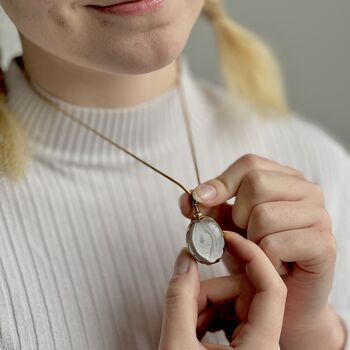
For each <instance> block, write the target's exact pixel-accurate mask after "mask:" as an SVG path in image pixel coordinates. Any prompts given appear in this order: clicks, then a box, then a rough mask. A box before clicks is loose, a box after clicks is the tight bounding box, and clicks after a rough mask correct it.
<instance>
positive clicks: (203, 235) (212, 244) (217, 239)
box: [15, 56, 225, 265]
mask: <svg viewBox="0 0 350 350" xmlns="http://www.w3.org/2000/svg"><path fill="white" fill-rule="evenodd" d="M15 60H16V62H17V64H18V65H19V67H20V68H21V69H22V71H23V73H24V75H25V77H26V79H27V81H28V83H29V84H30V86H31V88H32V89H33V91H34V92H35V93H36V94H37V95H38V96H39V97H41V98H42V99H43V100H45V101H46V102H47V103H48V104H50V105H51V106H53V107H54V108H55V109H57V110H59V111H60V112H62V113H63V115H64V116H66V117H69V118H70V119H72V120H73V121H75V122H76V123H78V124H79V125H81V126H83V127H84V128H86V129H88V130H90V131H91V132H93V133H94V134H95V135H97V136H99V137H101V138H102V139H103V140H105V141H107V142H109V143H110V144H112V145H113V146H115V147H117V148H118V149H120V150H121V151H123V152H125V153H127V154H128V155H130V156H131V157H133V158H135V159H136V160H138V161H139V162H141V163H143V164H144V165H146V166H147V167H149V168H151V169H152V170H154V171H155V172H157V173H158V174H160V175H162V176H164V177H166V178H167V179H168V180H170V181H172V182H173V183H175V184H176V185H178V186H179V187H180V188H181V189H182V190H184V191H185V192H186V193H188V194H189V195H190V196H191V201H192V206H193V208H194V209H195V213H194V215H193V217H192V219H191V222H190V224H189V226H188V229H187V234H186V242H187V247H188V250H189V252H190V253H191V255H192V256H193V257H194V258H195V259H196V260H197V261H198V262H200V263H203V264H207V265H211V264H214V263H216V262H218V261H220V259H221V257H222V255H223V253H224V249H225V241H224V234H223V232H222V230H221V228H220V226H219V225H218V223H217V222H216V221H215V220H214V219H212V218H211V217H209V216H204V215H203V214H202V213H201V211H200V210H199V207H198V202H197V201H196V200H195V199H194V198H193V196H192V191H193V190H188V189H187V188H186V187H185V186H183V185H182V184H181V183H180V182H178V181H176V180H175V179H173V178H172V177H170V176H169V175H167V174H165V173H163V172H162V171H160V170H159V169H157V168H155V167H154V166H152V165H151V164H149V163H148V162H146V161H144V160H143V159H141V158H139V157H138V156H136V155H135V154H133V153H131V152H130V151H128V150H127V149H125V148H124V147H122V146H120V145H119V144H117V143H116V142H114V141H113V140H111V139H109V138H108V137H106V136H105V135H103V134H101V133H100V132H98V131H97V130H95V129H93V128H91V127H90V126H89V125H87V124H85V123H83V122H82V121H80V120H79V119H78V118H77V117H76V116H74V115H73V114H72V113H69V112H68V111H66V110H65V109H63V108H62V107H60V106H59V105H58V104H57V103H55V102H54V101H52V100H51V99H49V98H48V97H46V96H45V95H43V94H42V93H41V91H39V90H38V89H37V88H36V86H35V84H33V83H32V81H31V78H30V75H29V73H28V72H27V70H26V69H25V66H24V62H23V58H22V56H18V57H16V58H15ZM176 64H177V66H176V67H177V80H176V87H177V89H178V92H179V96H180V101H181V107H182V111H183V115H184V119H185V125H186V130H187V136H188V138H189V142H190V148H191V153H192V159H193V163H194V166H195V171H196V176H197V181H198V184H200V179H199V172H198V166H197V162H196V154H195V150H194V142H193V137H192V131H191V124H190V121H189V115H188V110H187V104H186V99H185V94H184V91H183V86H182V85H183V84H182V79H181V77H182V72H181V65H180V63H179V60H177V61H176Z"/></svg>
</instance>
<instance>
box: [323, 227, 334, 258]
mask: <svg viewBox="0 0 350 350" xmlns="http://www.w3.org/2000/svg"><path fill="white" fill-rule="evenodd" d="M324 254H325V255H326V257H328V258H330V259H331V260H333V259H335V257H336V255H337V241H336V239H335V237H334V235H333V234H332V233H328V234H327V236H326V241H325V244H324Z"/></svg>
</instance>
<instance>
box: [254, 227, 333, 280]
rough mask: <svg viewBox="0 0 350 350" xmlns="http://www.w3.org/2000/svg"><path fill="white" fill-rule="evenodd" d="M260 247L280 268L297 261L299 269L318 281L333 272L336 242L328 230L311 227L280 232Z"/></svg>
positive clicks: (263, 240)
mask: <svg viewBox="0 0 350 350" xmlns="http://www.w3.org/2000/svg"><path fill="white" fill-rule="evenodd" d="M259 246H260V248H261V249H262V250H263V251H264V252H265V254H266V255H267V257H268V258H269V259H270V261H271V262H272V264H273V265H274V266H275V268H276V269H277V268H278V267H279V266H280V265H281V264H282V263H283V262H296V263H297V267H299V268H301V269H302V270H303V271H304V272H309V273H310V274H311V273H312V274H313V275H314V277H315V278H316V277H317V276H318V275H319V274H323V273H325V272H331V271H332V270H333V264H334V261H335V257H336V241H335V238H334V236H333V234H332V233H331V232H328V231H322V230H319V229H317V228H315V227H309V228H305V229H299V230H289V231H283V232H277V233H273V234H271V235H267V236H265V237H264V238H263V239H261V240H260V242H259ZM330 262H332V263H330ZM294 273H296V271H294ZM322 278H323V277H322Z"/></svg>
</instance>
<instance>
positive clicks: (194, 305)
mask: <svg viewBox="0 0 350 350" xmlns="http://www.w3.org/2000/svg"><path fill="white" fill-rule="evenodd" d="M199 290H200V280H199V273H198V267H197V263H196V261H195V260H194V259H193V258H192V256H191V255H190V254H189V253H188V251H187V249H186V248H183V249H182V250H181V252H180V254H179V255H178V257H177V259H176V262H175V266H174V275H173V277H172V278H171V279H170V281H169V286H168V289H167V292H166V297H165V305H164V313H163V323H162V334H161V339H160V346H159V349H169V348H171V349H173V348H179V349H190V348H191V345H194V344H195V343H197V342H198V340H197V335H196V326H197V318H198V296H199Z"/></svg>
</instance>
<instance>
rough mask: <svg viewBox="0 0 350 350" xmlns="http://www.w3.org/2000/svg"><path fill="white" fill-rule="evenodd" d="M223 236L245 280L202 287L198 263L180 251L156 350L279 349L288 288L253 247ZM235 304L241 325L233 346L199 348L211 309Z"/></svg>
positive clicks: (224, 280)
mask: <svg viewBox="0 0 350 350" xmlns="http://www.w3.org/2000/svg"><path fill="white" fill-rule="evenodd" d="M224 234H225V241H226V250H227V252H228V253H229V254H230V255H231V257H232V258H234V259H235V260H237V261H238V260H239V261H240V263H241V265H242V267H243V270H244V271H245V273H244V275H240V276H225V277H219V278H213V279H210V280H206V281H202V282H200V279H199V273H198V267H197V263H196V261H195V260H194V259H193V258H192V257H191V256H190V254H189V253H188V252H187V251H186V249H183V250H182V251H181V253H180V254H179V256H178V258H177V261H176V263H175V268H174V276H173V277H172V278H171V280H170V282H169V287H168V290H167V293H166V300H165V308H164V315H163V324H162V334H161V338H160V344H159V350H169V349H171V350H197V349H198V350H199V349H201V350H203V349H210V350H220V349H221V350H224V349H233V348H234V349H236V350H256V349H260V350H276V349H279V345H278V341H279V337H280V332H281V327H282V321H283V311H284V305H285V300H286V287H285V285H284V283H283V281H282V279H281V278H280V276H279V275H278V273H277V272H276V271H275V269H274V267H273V266H272V264H271V263H270V261H269V259H268V258H267V257H266V255H265V254H264V253H263V252H262V250H261V249H260V248H259V247H258V246H257V245H256V244H254V243H253V242H251V241H248V240H246V239H245V238H243V237H241V236H239V235H238V234H236V233H233V232H224ZM233 302H235V305H236V310H235V312H236V313H237V315H240V319H241V320H242V323H241V324H240V325H239V326H238V327H237V328H236V329H235V331H234V333H233V335H232V334H231V339H230V340H231V344H230V345H231V346H223V345H218V344H208V343H201V342H200V340H199V339H198V337H197V334H198V333H201V334H202V336H203V335H204V333H205V331H206V330H205V327H206V326H209V324H210V320H212V318H213V313H212V310H213V307H214V308H215V307H216V306H221V307H222V306H224V305H228V308H229V307H230V306H231V305H232V303H233ZM224 328H225V329H226V330H227V329H228V328H229V325H228V324H226V325H225V326H224ZM232 328H234V327H232Z"/></svg>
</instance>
